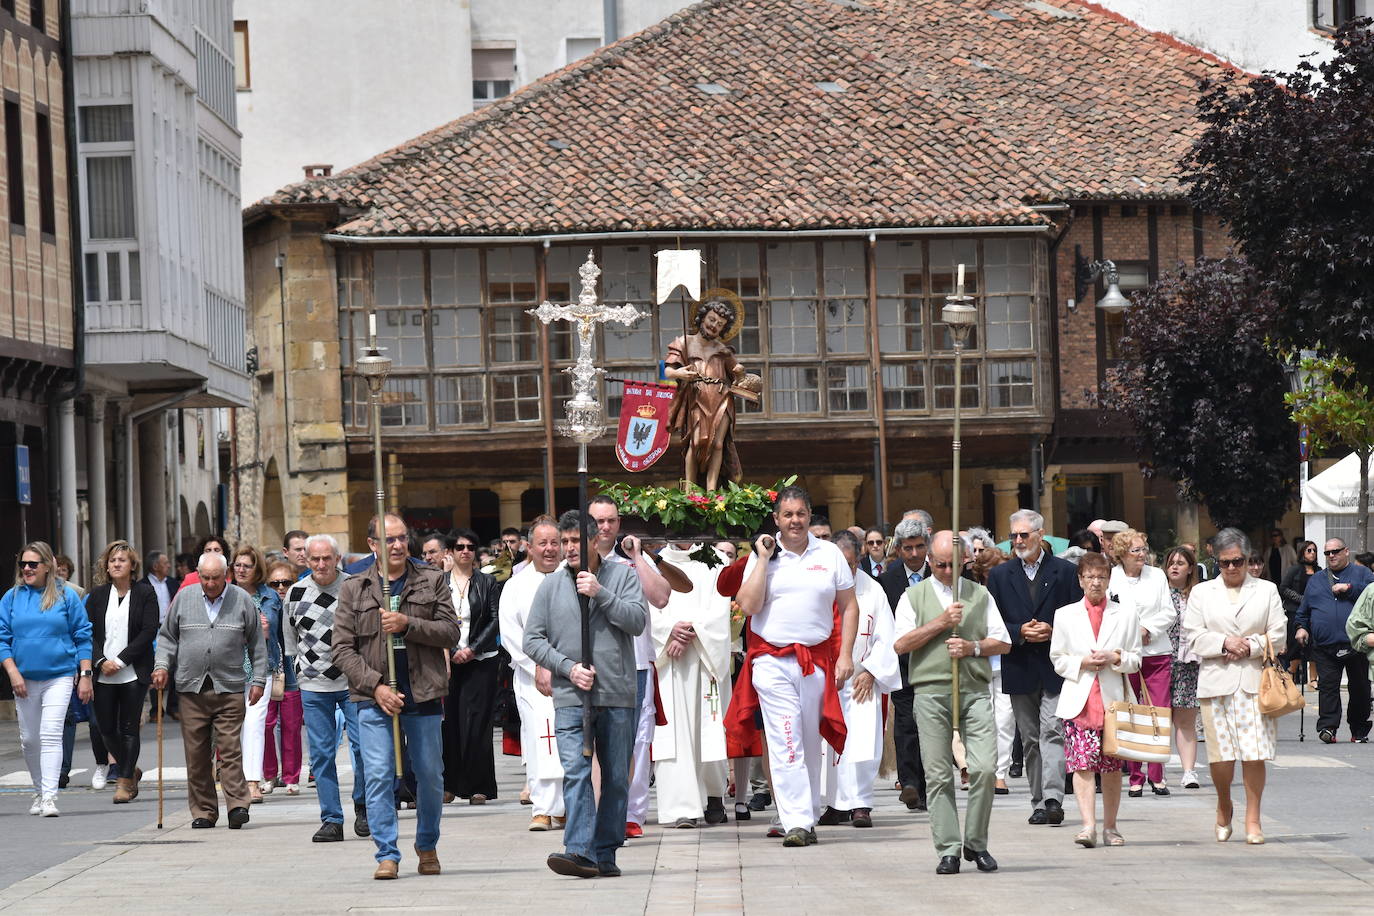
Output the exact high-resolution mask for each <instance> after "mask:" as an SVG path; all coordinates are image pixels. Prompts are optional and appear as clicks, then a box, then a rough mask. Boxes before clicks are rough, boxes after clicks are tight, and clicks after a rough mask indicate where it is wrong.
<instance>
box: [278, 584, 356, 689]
mask: <svg viewBox="0 0 1374 916" xmlns="http://www.w3.org/2000/svg"><path fill="white" fill-rule="evenodd" d="M347 578H348V576H347V575H345V574H344V573H343V572H342V571H340V572H339V575H338V577H336V578H335V579H334V581H333V582H331V583H329V584H328V585H320V584H319V583H318V582H316V581H315V578H314V576H306V577H305V578H304V579H302V580H300V581H299V582H297V583H296V584H295V585H293V586H291V589H290V590H289V591H288V592H287V593H286V615H285V619H284V620H283V621H282V633H283V635H284V636H285V639H286V654H287V655H292V656H295V659H296V678H297V680H298V681H299V683H300V688H301V689H302V690H308V691H310V692H311V693H328V692H332V691H336V690H347V689H348V679H347V678H346V677H344V673H343V671H341V670H340V669H339V668H338V667H337V666H336V665H335V664H334V649H333V645H332V643H333V640H334V610H335V608H337V607H338V605H339V586H341V585H343V582H344V579H347Z"/></svg>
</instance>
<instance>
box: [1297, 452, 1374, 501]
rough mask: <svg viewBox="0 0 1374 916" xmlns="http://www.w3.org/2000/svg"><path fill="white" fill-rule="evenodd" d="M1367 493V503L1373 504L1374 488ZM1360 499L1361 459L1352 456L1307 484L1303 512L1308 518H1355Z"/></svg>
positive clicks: (1303, 497)
mask: <svg viewBox="0 0 1374 916" xmlns="http://www.w3.org/2000/svg"><path fill="white" fill-rule="evenodd" d="M1371 476H1374V474H1371ZM1369 492H1370V500H1369V501H1370V504H1371V505H1374V485H1371V486H1370V488H1369ZM1359 500H1360V456H1359V455H1356V454H1353V453H1352V454H1349V455H1346V456H1345V457H1344V458H1342V459H1341V460H1340V461H1338V462H1336V463H1335V464H1333V465H1332V466H1331V467H1329V468H1327V469H1326V470H1324V471H1322V472H1321V473H1320V474H1318V475H1317V476H1316V477H1313V478H1312V479H1311V480H1309V481H1308V482H1307V486H1306V487H1305V488H1304V489H1303V494H1302V511H1303V512H1304V513H1305V514H1308V515H1313V514H1325V515H1354V514H1355V509H1356V508H1357V507H1358V505H1359Z"/></svg>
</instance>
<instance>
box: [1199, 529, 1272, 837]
mask: <svg viewBox="0 0 1374 916" xmlns="http://www.w3.org/2000/svg"><path fill="white" fill-rule="evenodd" d="M1213 545H1214V546H1213V549H1214V553H1215V556H1216V558H1217V568H1218V570H1219V571H1220V573H1221V575H1220V576H1219V577H1218V578H1216V579H1211V580H1209V581H1207V582H1203V583H1201V584H1199V585H1196V586H1194V588H1193V591H1192V593H1191V594H1189V596H1188V608H1187V610H1186V611H1184V614H1183V638H1184V640H1186V641H1187V643H1188V646H1189V647H1190V648H1191V649H1192V651H1193V653H1194V654H1195V655H1197V656H1198V657H1199V658H1201V659H1202V665H1201V667H1200V668H1199V670H1198V684H1197V696H1198V701H1199V703H1200V705H1201V707H1202V727H1203V731H1204V733H1205V734H1206V736H1207V758H1208V761H1209V763H1210V766H1211V771H1212V783H1213V785H1215V786H1216V788H1217V822H1216V835H1217V842H1218V843H1224V842H1226V841H1227V840H1228V839H1230V838H1231V813H1232V807H1231V780H1232V779H1233V778H1234V776H1235V769H1236V761H1237V760H1239V761H1240V766H1241V778H1242V779H1243V780H1244V782H1245V842H1247V843H1249V844H1251V845H1258V844H1260V843H1263V842H1264V833H1263V831H1262V830H1261V829H1260V800H1261V798H1262V797H1263V795H1264V778H1265V769H1264V762H1265V761H1266V760H1273V759H1274V752H1275V748H1276V745H1277V743H1278V729H1277V727H1276V724H1275V721H1274V720H1273V719H1271V718H1269V717H1268V716H1264V715H1261V714H1260V711H1259V688H1260V670H1261V668H1262V666H1263V660H1264V641H1265V637H1266V636H1267V637H1268V639H1269V641H1270V643H1272V645H1273V647H1274V652H1275V654H1278V653H1280V652H1282V651H1283V649H1284V645H1285V641H1284V638H1285V631H1286V622H1285V619H1284V614H1283V604H1282V602H1281V601H1280V600H1279V592H1278V589H1277V588H1276V587H1275V586H1274V583H1272V582H1266V581H1265V580H1263V579H1257V578H1255V577H1254V576H1251V575H1248V574H1247V573H1246V560H1247V558H1248V557H1249V554H1250V541H1249V539H1248V538H1246V536H1245V535H1244V534H1243V533H1242V532H1240V531H1238V530H1236V529H1235V528H1225V529H1223V530H1221V531H1220V532H1218V533H1217V535H1216V537H1215V538H1213Z"/></svg>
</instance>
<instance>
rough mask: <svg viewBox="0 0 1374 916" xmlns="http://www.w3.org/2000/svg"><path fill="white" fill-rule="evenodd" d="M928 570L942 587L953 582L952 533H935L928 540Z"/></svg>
mask: <svg viewBox="0 0 1374 916" xmlns="http://www.w3.org/2000/svg"><path fill="white" fill-rule="evenodd" d="M930 568H931V569H932V570H933V571H934V572H935V578H936V579H939V580H940V583H941V584H942V585H950V584H951V583H953V582H954V532H953V531H948V530H946V531H937V532H935V536H934V537H932V538H931V539H930Z"/></svg>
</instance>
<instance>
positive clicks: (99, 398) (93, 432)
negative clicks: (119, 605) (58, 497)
mask: <svg viewBox="0 0 1374 916" xmlns="http://www.w3.org/2000/svg"><path fill="white" fill-rule="evenodd" d="M86 501H87V502H88V503H89V504H90V507H91V556H92V557H98V556H100V552H101V551H102V550H104V549H105V543H106V541H107V540H108V539H109V536H110V527H109V513H108V511H107V510H108V506H109V499H108V496H107V495H106V489H105V395H103V394H93V395H91V402H90V406H89V412H88V413H87V414H86Z"/></svg>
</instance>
